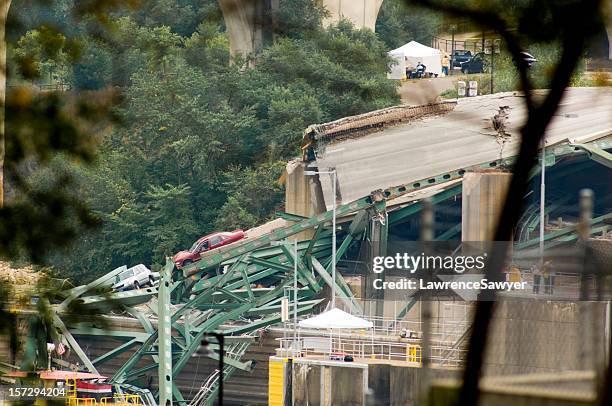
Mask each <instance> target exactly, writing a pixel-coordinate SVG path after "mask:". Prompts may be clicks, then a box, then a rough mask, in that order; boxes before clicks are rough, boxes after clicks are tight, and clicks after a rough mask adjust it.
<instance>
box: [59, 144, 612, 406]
mask: <svg viewBox="0 0 612 406" xmlns="http://www.w3.org/2000/svg"><path fill="white" fill-rule="evenodd" d="M589 145H590V146H591V148H597V149H598V152H600V151H599V150H603V149H606V148H610V147H612V141H611V137H610V136H608V137H606V138H605V139H602V140H599V141H596V142H593V143H590V144H589ZM575 153H584V152H582V149H580V148H577V147H574V146H570V145H567V144H566V145H556V146H553V147H550V148H548V154H552V155H554V157H555V158H557V157H562V156H564V155H569V154H575ZM600 155H601V154H600ZM512 163H513V158H508V159H504V160H495V161H490V162H486V163H482V164H479V165H474V166H470V167H465V168H458V169H456V170H454V171H450V172H447V173H443V174H439V175H436V176H432V177H429V178H426V179H422V180H419V181H415V182H411V183H408V184H404V185H399V186H395V187H391V188H387V189H384V190H376V191H373V192H372V193H370V195H368V196H365V197H363V198H360V199H357V200H355V201H353V202H350V203H347V204H343V205H340V206H339V207H337V216H338V217H344V218H345V219H349V220H348V221H350V223H348V224H347V222H346V221H345V222H344V224H341V225H340V227H341V228H342V231H343V233H341V235H343V236H344V237H343V238H341V239H339V240H338V244H339V246H338V250H337V257H336V258H337V261H340V260H341V259H342V257H343V256H344V255H345V253H346V251H347V250H348V249H349V247H350V245H351V244H352V243H353V242H354V241H357V240H359V239H360V238H362V236H363V235H364V233H366V232H367V224H368V223H369V221H370V219H372V218H374V217H377V218H380V215H381V214H383V215H384V216H385V218H387V219H388V221H387V225H386V226H385V227H383V229H384V231H383V232H384V233H386V231H387V229H388V224H394V223H399V222H401V221H402V219H404V218H406V217H408V216H410V215H413V214H415V213H418V212H419V211H420V210H421V205H420V203H418V202H416V203H414V202H413V203H411V204H407V205H406V206H404V207H400V208H395V209H394V210H392V209H389V213H388V214H387V213H386V212H387V207H390V206H391V205H392V203H393V202H392V200H393V199H395V198H398V197H400V196H403V195H406V194H408V193H411V192H414V191H417V190H421V189H424V188H428V187H431V186H436V185H444V184H447V183H448V184H449V188H446V189H443V188H442V189H441V190H440V192H438V193H437V194H436V195H435V196H434V200H435V201H438V202H439V201H443V200H445V199H448V198H450V197H452V196H455V195H457V194H458V193H460V191H461V190H460V185H455V184H451V183H449V182H451V181H453V180H456V179H461V178H462V177H463V175H464V173H466V172H468V171H473V170H479V169H483V168H495V167H507V166H510V165H512ZM279 216H281V217H283V218H285V219H286V220H288V221H291V222H293V224H291V225H289V226H287V227H284V228H280V229H276V230H274V231H271V232H269V233H267V234H264V235H261V236H258V237H254V238H248V239H246V240H244V241H243V242H240V243H236V244H232V245H229V246H226V247H222V248H220V249H216V250H214V251H213V252H210V253H207V254H205V255H203V257H202V259H201V260H200V261H199V262H197V263H195V264H193V265H191V266H189V267H188V268H186V269H184V270H183V272H182V273H181V272H178V271H177V270H175V269H174V266H173V264H172V262H171V261H170V260H167V264H166V265H165V267H164V269H163V270H162V272H161V275H162V278H161V281H160V283H159V285H158V286H155V287H146V288H141V289H138V290H132V291H126V292H115V293H108V294H100V293H99V291H100V289H104V288H106V290H107V291H108V290H110V288H109V287H110V286H111V285H112V283H113V280H114V277H115V276H116V275H118V274H119V273H121V272H122V271H123V270H125V269H126V267H120V268H117V269H115V270H113V271H112V272H110V273H108V274H106V275H104V276H102V277H101V278H98V279H97V280H95V281H93V282H91V283H89V284H87V285H84V286H79V287H76V288H74V289H71V290H68V291H66V292H65V293H64V300H63V302H61V303H59V304H56V305H55V310H56V314H55V315H54V317H53V322H54V324H55V326H56V328H57V329H58V330H59V331H61V332H62V334H63V335H64V336H65V337H66V338H67V340H68V342H69V344H70V347H71V349H72V350H73V352H74V353H75V354H76V356H78V358H79V359H80V361H81V363H82V364H83V365H85V367H86V368H87V369H88V370H89V371H91V372H97V371H98V370H97V368H99V367H101V366H103V364H104V363H106V362H108V361H109V360H111V359H116V358H117V357H118V356H122V357H126V355H127V359H126V360H125V362H124V363H123V364H122V366H121V367H120V368H118V369H117V370H116V371H115V373H114V374H113V376H112V378H111V382H112V383H114V384H115V386H116V388H117V390H118V391H124V392H132V393H140V394H141V395H142V396H143V398H146V401H147V402H148V403H150V404H153V403H154V402H156V401H157V402H159V401H161V403H163V404H169V403H167V401H168V402H176V403H179V404H187V403H189V402H191V404H194V405H195V404H197V405H210V404H212V402H213V401H214V400H215V398H216V396H217V393H218V384H219V377H220V376H221V375H222V377H223V379H224V380H225V379H227V378H229V377H230V376H231V375H232V374H233V373H234V372H235V371H237V370H243V371H250V370H251V369H252V368H253V363H252V362H251V361H249V360H243V359H242V358H243V355H244V354H245V353H246V352H247V350H248V348H249V345H250V344H251V343H252V342H253V341H254V340H255V337H256V336H257V335H258V334H257V332H258V331H259V330H260V329H262V328H264V327H266V326H269V325H273V324H276V323H279V322H280V320H281V316H280V308H281V299H282V297H283V296H284V295H285V294H286V292H287V291H288V289H287V288H289V287H290V286H291V285H292V284H293V269H294V264H297V270H298V271H297V277H298V281H299V285H300V287H299V289H298V291H297V296H298V309H297V311H298V313H299V314H307V313H310V312H312V311H313V309H314V308H315V307H316V306H318V305H320V304H321V303H322V302H323V300H324V298H322V289H323V287H324V286H326V285H327V286H331V285H332V284H336V292H337V293H338V294H339V295H340V300H341V301H342V302H343V303H344V304H345V305H346V306H347V307H348V308H350V309H351V310H352V311H353V312H355V313H360V312H361V308H360V305H359V303H358V301H357V300H356V299H355V298H354V297H353V294H352V293H351V290H350V289H349V287H348V285H347V284H346V282H345V281H344V278H343V277H342V276H341V275H340V274H339V273H337V278H336V280H335V281H333V280H332V278H331V268H332V264H331V238H330V236H331V232H332V230H331V220H332V211H328V212H325V213H321V214H318V215H315V216H313V217H310V218H304V217H301V216H295V215H289V214H286V213H280V214H279ZM347 225H348V226H347ZM304 231H308V232H311V233H312V235H313V237H312V238H310V239H308V240H305V241H299V242H298V255H297V258H294V256H293V254H292V251H291V250H290V249H288V248H287V247H285V246H272V244H271V243H272V242H273V241H279V240H285V239H287V238H289V237H291V236H295V235H296V234H298V233H301V232H304ZM459 232H460V227H454V228H452V229H451V230H449V231H448V232H447V233H445V234H444V235H443V236H441V237H440V238H450V237H452V236H453V235H456V234H457V233H459ZM564 236H565V234H564ZM564 236H559V237H564ZM381 249H384V247H381ZM172 275H173V276H174V278H175V279H174V280H171V277H172ZM73 301H78V303H79V304H80V305H82V306H84V307H86V308H89V309H90V310H98V311H101V312H105V311H106V310H107V309H117V308H119V309H121V310H123V311H124V312H125V314H128V315H130V317H131V319H132V320H133V321H134V325H135V327H134V328H132V329H129V328H128V329H126V328H116V329H112V328H111V329H110V330H109V329H101V328H98V327H96V326H95V325H93V324H92V323H88V322H86V321H84V322H81V323H78V324H75V325H69V326H66V325H65V324H64V322H63V321H62V319H61V316H62V313H63V312H64V311H66V310H67V309H68V306H69V305H70V303H71V302H73ZM415 302H416V298H415V300H413V301H411V302H410V303H409V304H408V306H407V307H406V308H405V309H402V310H401V313H404V314H405V313H406V312H407V311H408V310H409V308H410V307H412V305H414V303H415ZM290 303H293V302H292V301H290ZM143 306H148V309H149V311H150V312H151V313H152V314H151V315H149V316H147V315H145V313H143ZM290 312H291V313H293V309H292V308H291V309H290ZM111 322H112V321H111ZM209 333H222V334H223V335H224V336H225V351H224V354H223V358H224V362H225V367H224V368H223V371H222V372H221V371H218V370H216V371H214V372H213V373H212V374H211V375H210V376H209V377H208V378H206V379H204V380H203V381H202V382H203V385H202V387H201V388H200V390H199V392H198V393H197V395H196V396H195V397H194V398H193V399H187V400H185V399H184V396H183V394H182V393H181V392H180V390H179V389H178V387H177V385H176V381H175V377H177V376H178V375H179V374H180V373H181V372H182V371H183V369H184V368H185V365H186V364H187V362H188V361H189V360H190V359H191V358H192V357H193V356H196V355H198V354H199V350H200V348H201V343H202V340H203V338H204V337H205V336H207V334H209ZM77 336H101V337H113V338H115V339H119V340H121V341H122V344H120V345H118V346H117V347H116V348H114V349H112V350H111V351H108V352H107V353H105V354H102V355H99V356H97V357H96V358H95V359H93V360H90V359H89V358H88V356H87V355H86V353H85V351H83V350H82V348H81V347H80V346H79V343H78V340H76V338H75V337H77ZM208 348H209V350H210V351H205V352H203V354H204V353H205V354H204V355H202V356H207V357H209V358H211V359H213V360H218V359H219V357H220V356H221V354H220V348H219V346H215V345H212V344H211V345H209V347H208ZM155 375H157V376H158V384H159V385H158V386H159V390H158V392H157V393H156V394H155V396H153V395H152V394H151V393H150V392H149V391H148V390H147V389H142V387H141V386H139V385H137V383H138V382H141V379H142V378H143V377H145V376H155ZM154 397H155V398H156V399H157V400H154Z"/></svg>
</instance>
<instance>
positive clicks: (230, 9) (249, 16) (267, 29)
mask: <svg viewBox="0 0 612 406" xmlns="http://www.w3.org/2000/svg"><path fill="white" fill-rule="evenodd" d="M278 3H279V0H219V6H220V7H221V12H222V13H223V20H224V21H225V25H226V27H227V32H228V34H229V40H230V54H231V55H232V56H243V57H244V56H247V55H249V54H250V53H252V52H253V51H256V50H257V49H259V48H261V47H262V46H263V44H264V43H265V42H268V41H271V40H272V20H271V11H272V10H275V9H278Z"/></svg>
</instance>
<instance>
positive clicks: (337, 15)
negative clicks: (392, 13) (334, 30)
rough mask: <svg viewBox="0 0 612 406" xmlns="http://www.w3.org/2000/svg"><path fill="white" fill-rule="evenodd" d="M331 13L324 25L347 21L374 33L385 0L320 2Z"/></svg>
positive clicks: (324, 0)
mask: <svg viewBox="0 0 612 406" xmlns="http://www.w3.org/2000/svg"><path fill="white" fill-rule="evenodd" d="M320 2H321V4H322V5H323V6H325V8H326V9H327V11H329V16H328V17H327V18H326V19H325V21H323V24H324V25H326V26H328V25H333V24H336V23H338V21H340V20H342V19H345V20H349V21H350V22H352V23H353V25H354V26H355V27H356V28H369V29H371V30H372V31H374V28H375V27H376V18H377V17H378V11H379V10H380V6H381V5H382V2H383V0H320Z"/></svg>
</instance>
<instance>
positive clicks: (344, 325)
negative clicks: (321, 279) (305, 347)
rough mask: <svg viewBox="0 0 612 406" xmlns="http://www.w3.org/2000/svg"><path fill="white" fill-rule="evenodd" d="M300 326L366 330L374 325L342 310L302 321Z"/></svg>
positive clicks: (332, 310) (330, 311) (333, 310)
mask: <svg viewBox="0 0 612 406" xmlns="http://www.w3.org/2000/svg"><path fill="white" fill-rule="evenodd" d="M298 326H300V327H304V328H339V329H364V328H372V327H374V324H373V323H372V322H371V321H367V320H364V319H362V318H359V317H357V316H353V315H352V314H349V313H347V312H345V311H342V310H340V309H331V310H328V311H326V312H323V313H321V314H318V315H316V316H314V317H311V318H309V319H306V320H302V321H300V322H299V323H298Z"/></svg>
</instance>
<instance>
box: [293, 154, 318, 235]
mask: <svg viewBox="0 0 612 406" xmlns="http://www.w3.org/2000/svg"><path fill="white" fill-rule="evenodd" d="M306 165H307V163H305V162H302V161H301V160H293V161H289V163H288V164H287V168H286V176H285V212H286V213H289V214H297V215H298V216H303V217H312V216H315V215H317V214H320V213H323V212H325V211H326V209H325V199H324V197H323V190H322V189H321V182H320V181H319V177H318V176H306V175H304V171H305V170H306ZM313 235H314V230H308V231H304V232H301V233H299V234H296V235H295V236H293V237H291V239H294V238H297V239H298V241H299V240H305V239H309V238H312V236H313Z"/></svg>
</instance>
